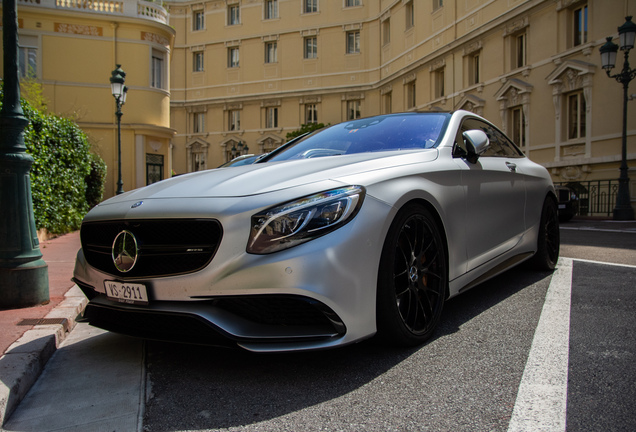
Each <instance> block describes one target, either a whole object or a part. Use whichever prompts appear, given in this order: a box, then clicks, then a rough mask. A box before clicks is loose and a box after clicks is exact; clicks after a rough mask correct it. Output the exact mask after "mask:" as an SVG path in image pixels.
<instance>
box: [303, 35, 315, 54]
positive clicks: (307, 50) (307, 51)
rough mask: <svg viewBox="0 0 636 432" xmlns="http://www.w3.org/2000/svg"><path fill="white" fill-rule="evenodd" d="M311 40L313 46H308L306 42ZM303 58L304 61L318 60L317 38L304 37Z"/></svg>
mask: <svg viewBox="0 0 636 432" xmlns="http://www.w3.org/2000/svg"><path fill="white" fill-rule="evenodd" d="M311 40H313V41H314V43H313V45H308V42H309V41H311ZM310 48H312V49H310ZM303 58H304V59H316V58H318V36H306V37H305V38H303Z"/></svg>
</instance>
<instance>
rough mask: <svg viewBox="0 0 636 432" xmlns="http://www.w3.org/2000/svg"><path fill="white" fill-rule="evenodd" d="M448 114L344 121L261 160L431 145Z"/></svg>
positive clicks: (303, 157)
mask: <svg viewBox="0 0 636 432" xmlns="http://www.w3.org/2000/svg"><path fill="white" fill-rule="evenodd" d="M449 118H450V115H449V114H444V113H420V114H399V115H385V116H377V117H370V118H367V119H359V120H353V121H349V122H344V123H340V124H337V125H335V126H331V127H329V128H327V129H323V130H321V131H319V132H317V133H315V134H312V135H309V136H307V137H305V138H303V139H301V140H299V141H298V142H296V143H294V144H293V145H291V146H286V147H284V148H282V149H280V151H276V152H274V153H272V155H271V156H269V157H267V158H266V159H265V161H268V162H269V161H278V160H289V159H309V158H314V157H323V156H337V155H344V154H354V153H368V152H379V151H390V150H411V149H426V148H434V147H436V146H437V145H438V144H439V142H440V141H441V138H442V137H443V135H444V131H445V130H446V126H447V123H448V120H449Z"/></svg>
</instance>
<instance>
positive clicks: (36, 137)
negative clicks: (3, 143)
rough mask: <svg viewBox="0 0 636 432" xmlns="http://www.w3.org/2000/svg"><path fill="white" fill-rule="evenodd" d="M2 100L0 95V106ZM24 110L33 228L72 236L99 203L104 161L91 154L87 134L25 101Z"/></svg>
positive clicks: (72, 123) (66, 120)
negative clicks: (69, 233)
mask: <svg viewBox="0 0 636 432" xmlns="http://www.w3.org/2000/svg"><path fill="white" fill-rule="evenodd" d="M1 100H2V91H1V90H0V106H1ZM22 109H23V110H24V115H25V117H26V118H27V119H28V120H29V125H28V126H27V127H26V128H25V130H24V143H25V145H26V148H27V153H29V154H30V155H31V156H32V157H33V159H34V162H33V165H32V166H31V193H32V197H33V212H34V215H35V225H36V227H37V229H42V228H45V229H46V230H48V231H49V232H51V233H56V234H62V233H66V232H70V231H73V230H76V229H78V228H79V226H80V224H81V222H82V219H83V218H84V215H86V213H87V212H88V210H89V208H90V207H91V206H94V205H95V204H96V203H97V202H99V200H100V199H101V195H102V193H103V182H104V177H105V170H106V167H105V164H104V161H103V160H101V158H99V156H96V155H94V154H92V153H91V151H90V150H91V149H90V144H89V142H88V139H87V137H86V134H84V132H83V131H82V130H81V129H80V128H79V126H77V124H75V122H73V121H72V120H70V119H67V118H62V117H57V116H54V115H49V114H45V113H43V112H41V111H38V110H36V109H34V108H32V107H31V105H30V104H29V103H28V102H26V101H25V100H22ZM93 171H94V172H93ZM100 182H101V183H100Z"/></svg>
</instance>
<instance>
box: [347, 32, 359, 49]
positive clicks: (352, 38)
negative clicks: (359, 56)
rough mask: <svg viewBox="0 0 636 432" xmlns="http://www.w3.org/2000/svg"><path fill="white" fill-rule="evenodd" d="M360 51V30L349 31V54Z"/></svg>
mask: <svg viewBox="0 0 636 432" xmlns="http://www.w3.org/2000/svg"><path fill="white" fill-rule="evenodd" d="M359 52H360V31H359V30H356V31H350V32H347V54H356V53H359Z"/></svg>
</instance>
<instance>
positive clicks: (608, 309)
mask: <svg viewBox="0 0 636 432" xmlns="http://www.w3.org/2000/svg"><path fill="white" fill-rule="evenodd" d="M593 225H594V224H590V223H589V222H585V221H584V223H581V222H579V221H575V222H571V223H568V224H564V225H563V227H562V230H561V233H562V243H563V246H562V253H561V256H562V257H570V258H577V260H575V261H571V260H569V261H568V262H569V265H570V268H569V269H568V271H569V272H570V273H567V274H566V276H565V278H566V279H565V280H566V281H567V283H566V284H565V285H567V286H566V291H564V292H565V293H566V294H565V297H563V296H562V297H563V298H567V301H568V302H571V304H570V303H568V304H567V305H566V308H567V311H566V312H569V313H570V314H571V316H570V320H568V319H567V316H565V317H560V316H559V312H557V313H556V315H555V316H556V319H560V318H562V319H561V322H562V323H565V326H566V327H565V332H564V333H565V335H564V337H565V340H562V339H561V336H558V335H557V336H555V335H554V334H548V335H547V336H543V339H542V338H541V337H538V336H537V338H538V339H540V340H539V341H538V342H537V341H536V340H535V341H534V342H533V340H534V339H533V338H535V332H536V333H537V334H538V333H539V330H538V324H539V320H540V317H541V316H542V310H544V307H545V304H547V303H548V301H546V294H547V293H548V289H549V286H551V285H550V283H551V280H552V279H553V277H552V275H551V274H547V273H537V272H534V271H530V270H527V269H525V268H517V269H513V270H511V271H508V272H506V273H505V274H502V275H500V276H499V277H497V278H495V279H493V280H491V281H489V282H487V283H485V284H483V285H481V286H479V287H477V288H474V289H473V290H471V291H469V292H468V293H466V294H463V295H461V296H459V297H457V298H455V299H452V300H451V301H449V302H448V303H447V304H446V307H445V310H444V316H443V320H442V325H441V326H440V328H439V330H438V331H437V333H436V335H435V337H434V338H433V339H432V340H431V341H430V342H429V343H428V344H426V345H424V346H422V347H419V348H417V349H411V350H403V349H393V348H389V347H386V346H382V345H379V344H378V343H376V342H375V341H373V340H371V341H367V342H364V343H361V344H357V345H354V346H350V347H346V348H344V349H338V350H333V351H324V352H314V353H304V354H298V353H296V354H275V355H262V354H260V355H257V354H251V353H247V352H243V351H237V350H228V349H219V348H210V347H201V346H187V345H177V344H167V343H158V342H146V346H145V348H146V367H147V377H148V382H149V384H150V385H149V386H148V403H147V405H146V411H145V418H144V429H145V430H147V431H158V430H161V431H181V430H206V431H208V430H210V431H216V430H230V431H361V430H364V431H458V432H459V431H512V430H567V431H601V430H602V431H613V430H616V431H619V430H636V416H635V415H634V414H633V401H635V400H636V390H635V388H634V385H633V383H634V382H635V381H636V366H635V363H634V360H635V354H636V348H635V347H636V333H635V331H634V330H633V323H634V318H635V312H634V311H635V310H636V308H635V307H636V291H635V290H634V283H633V281H634V280H636V232H632V231H630V228H626V227H625V226H621V225H616V226H610V228H607V224H605V225H603V227H605V228H598V227H596V228H595V227H594V226H593ZM630 226H632V225H630ZM590 228H593V229H590ZM599 229H603V230H602V231H599ZM578 259H581V260H586V261H580V260H578ZM590 261H599V262H601V261H602V262H606V263H619V264H623V265H622V266H615V265H608V264H599V263H596V262H590ZM625 265H627V266H625ZM545 314H546V312H544V315H545ZM565 315H567V314H565ZM568 326H569V327H568ZM545 327H546V329H547V330H546V331H547V332H548V333H550V332H551V331H552V327H554V324H552V323H550V322H548V324H546V325H545ZM562 333H563V332H562ZM568 338H569V340H568ZM544 339H545V340H548V341H552V342H553V343H554V345H553V346H552V347H547V348H544V349H543V352H541V350H540V349H539V357H540V358H541V357H542V358H544V360H541V359H539V360H537V359H536V358H535V357H531V356H532V355H533V354H532V352H534V351H532V347H533V346H534V345H533V343H534V344H536V345H537V346H543V345H542V343H543V342H542V341H543V340H544ZM568 347H569V349H568ZM559 349H560V350H561V351H564V352H565V360H564V363H563V365H562V366H561V369H562V370H561V371H559V370H558V367H557V368H556V369H557V371H556V372H555V375H554V376H556V377H558V376H562V377H563V378H562V379H561V382H560V383H559V379H558V378H550V380H551V382H549V383H547V384H545V383H539V384H537V383H533V382H530V383H529V384H527V385H525V387H524V385H522V379H523V380H524V383H525V380H526V379H527V377H526V376H530V377H531V376H532V375H533V372H532V371H530V372H528V369H531V367H533V365H534V364H538V366H536V365H535V366H536V367H538V369H537V370H535V372H534V375H536V376H539V377H546V376H548V377H551V376H552V375H550V373H551V372H549V370H550V368H553V369H554V367H555V366H554V364H553V363H556V361H555V360H554V358H556V355H553V354H554V352H557V351H559ZM535 351H537V350H536V349H535ZM568 354H569V358H568ZM529 358H532V360H531V361H529ZM530 363H533V364H530ZM546 371H548V372H546ZM524 374H525V375H524ZM559 374H560V375H559ZM555 381H556V384H555ZM526 387H527V388H530V389H532V388H535V389H536V388H538V389H539V390H540V391H539V393H538V396H535V397H538V398H539V399H541V400H543V402H545V404H546V406H547V409H546V410H545V412H544V411H542V412H540V413H539V414H540V415H539V416H538V417H540V418H539V419H538V420H537V421H538V422H543V423H542V424H541V425H534V426H533V425H530V426H528V425H527V424H523V423H521V424H519V423H518V422H517V420H518V419H519V418H520V417H519V416H517V417H516V418H514V421H513V417H515V415H516V414H517V412H522V413H523V412H524V409H525V410H526V411H525V413H526V414H524V415H522V416H521V418H522V420H523V419H524V418H526V417H530V416H528V415H527V411H528V410H530V411H531V410H532V405H530V406H529V407H528V406H525V407H524V406H523V401H524V400H525V399H524V398H523V397H522V393H523V391H522V389H523V388H526ZM552 391H554V392H556V397H555V399H554V400H556V402H554V401H553V400H552V399H550V397H549V396H548V394H549V393H550V392H552ZM560 395H561V396H560ZM530 398H531V397H530ZM559 398H560V399H562V400H559ZM530 400H531V399H530ZM515 404H517V406H516V405H515ZM555 406H556V408H554V407H555ZM566 407H567V408H566ZM535 409H536V408H535ZM518 410H520V411H518ZM551 410H553V411H554V412H549V411H551ZM566 420H567V427H566V426H565V424H566ZM538 424H539V423H538Z"/></svg>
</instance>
